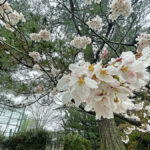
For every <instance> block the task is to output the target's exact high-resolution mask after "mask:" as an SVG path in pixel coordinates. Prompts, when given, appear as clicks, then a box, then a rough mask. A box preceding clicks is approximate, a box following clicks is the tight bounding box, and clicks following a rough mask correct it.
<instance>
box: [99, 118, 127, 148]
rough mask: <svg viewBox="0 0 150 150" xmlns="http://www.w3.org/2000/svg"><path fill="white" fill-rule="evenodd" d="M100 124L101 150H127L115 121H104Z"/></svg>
mask: <svg viewBox="0 0 150 150" xmlns="http://www.w3.org/2000/svg"><path fill="white" fill-rule="evenodd" d="M98 123H99V132H100V133H99V134H100V146H101V150H125V146H124V144H123V143H122V141H121V138H120V135H119V133H118V130H117V126H116V124H115V121H114V119H102V120H100V121H99V122H98Z"/></svg>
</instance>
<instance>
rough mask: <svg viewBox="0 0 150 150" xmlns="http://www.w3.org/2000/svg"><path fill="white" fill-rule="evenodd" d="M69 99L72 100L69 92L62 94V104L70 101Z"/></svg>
mask: <svg viewBox="0 0 150 150" xmlns="http://www.w3.org/2000/svg"><path fill="white" fill-rule="evenodd" d="M71 99H72V96H71V94H70V92H64V94H63V96H62V102H63V103H64V104H67V103H69V102H70V101H71Z"/></svg>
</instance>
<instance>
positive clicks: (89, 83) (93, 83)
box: [84, 77, 98, 89]
mask: <svg viewBox="0 0 150 150" xmlns="http://www.w3.org/2000/svg"><path fill="white" fill-rule="evenodd" d="M84 81H85V84H86V86H87V87H89V88H92V89H97V88H98V86H97V82H96V81H94V80H92V79H90V78H88V77H86V78H85V79H84Z"/></svg>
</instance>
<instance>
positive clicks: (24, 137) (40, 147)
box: [4, 130, 48, 150]
mask: <svg viewBox="0 0 150 150" xmlns="http://www.w3.org/2000/svg"><path fill="white" fill-rule="evenodd" d="M47 136H48V132H47V131H44V130H37V131H36V130H30V131H26V132H21V133H18V134H17V135H15V136H12V137H9V138H8V139H7V140H6V141H5V142H4V145H5V147H6V148H8V149H9V150H45V147H46V140H47Z"/></svg>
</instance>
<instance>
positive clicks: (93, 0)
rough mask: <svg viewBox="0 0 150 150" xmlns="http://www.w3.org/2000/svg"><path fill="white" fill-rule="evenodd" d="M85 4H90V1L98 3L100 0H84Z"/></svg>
mask: <svg viewBox="0 0 150 150" xmlns="http://www.w3.org/2000/svg"><path fill="white" fill-rule="evenodd" d="M84 1H85V3H86V4H92V2H94V3H97V4H100V2H101V0H84Z"/></svg>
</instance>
